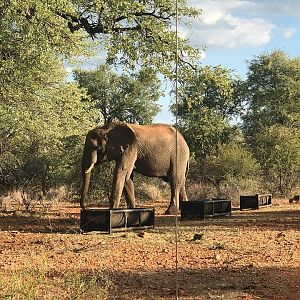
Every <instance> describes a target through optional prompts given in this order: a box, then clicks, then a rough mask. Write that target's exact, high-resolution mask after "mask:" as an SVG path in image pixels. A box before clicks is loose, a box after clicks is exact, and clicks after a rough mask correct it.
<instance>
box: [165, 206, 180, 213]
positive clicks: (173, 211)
mask: <svg viewBox="0 0 300 300" xmlns="http://www.w3.org/2000/svg"><path fill="white" fill-rule="evenodd" d="M179 214H180V212H179V210H178V209H177V208H176V206H175V205H170V206H169V207H168V209H167V210H166V211H165V215H179Z"/></svg>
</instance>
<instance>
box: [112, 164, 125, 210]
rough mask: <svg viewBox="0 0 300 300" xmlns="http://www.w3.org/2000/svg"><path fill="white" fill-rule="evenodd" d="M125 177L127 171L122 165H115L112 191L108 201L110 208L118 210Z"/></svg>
mask: <svg viewBox="0 0 300 300" xmlns="http://www.w3.org/2000/svg"><path fill="white" fill-rule="evenodd" d="M126 175H127V170H126V169H124V167H123V166H122V165H120V164H116V167H115V170H114V175H113V182H112V191H111V194H110V199H109V205H110V208H118V207H119V205H120V199H121V196H122V191H123V188H124V183H125V178H126Z"/></svg>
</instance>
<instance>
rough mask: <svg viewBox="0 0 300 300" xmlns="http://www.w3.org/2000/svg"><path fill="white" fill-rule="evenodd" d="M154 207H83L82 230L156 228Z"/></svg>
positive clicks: (108, 230) (109, 230) (111, 230)
mask: <svg viewBox="0 0 300 300" xmlns="http://www.w3.org/2000/svg"><path fill="white" fill-rule="evenodd" d="M154 214H155V212H154V208H128V209H121V208H120V209H119V208H118V209H101V208H97V209H96V208H90V209H82V210H81V212H80V230H81V231H83V232H89V231H106V232H108V233H112V232H113V231H117V230H120V231H121V230H122V231H123V230H133V229H147V228H154Z"/></svg>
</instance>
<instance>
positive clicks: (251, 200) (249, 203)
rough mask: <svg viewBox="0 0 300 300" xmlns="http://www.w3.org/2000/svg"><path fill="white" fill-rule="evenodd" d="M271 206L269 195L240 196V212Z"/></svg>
mask: <svg viewBox="0 0 300 300" xmlns="http://www.w3.org/2000/svg"><path fill="white" fill-rule="evenodd" d="M271 204H272V195H271V194H263V195H260V194H255V195H243V196H240V210H243V209H259V207H260V206H267V205H271Z"/></svg>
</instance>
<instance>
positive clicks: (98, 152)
mask: <svg viewBox="0 0 300 300" xmlns="http://www.w3.org/2000/svg"><path fill="white" fill-rule="evenodd" d="M134 142H135V133H134V131H133V129H132V128H131V127H130V126H129V125H128V124H126V123H123V122H112V123H108V124H106V125H104V126H102V127H96V128H94V129H92V130H90V131H89V132H88V134H87V136H86V139H85V145H84V151H83V156H82V163H81V170H82V177H83V187H82V191H81V198H80V206H81V207H82V208H84V198H85V195H86V193H87V191H88V188H89V182H90V177H91V171H92V169H93V167H94V165H95V164H98V163H102V162H104V161H111V160H117V159H118V158H120V157H121V156H122V154H123V152H124V151H125V149H126V148H127V147H128V146H130V145H132V144H134Z"/></svg>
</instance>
